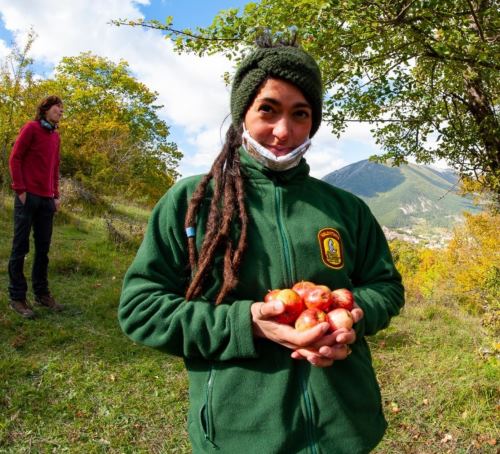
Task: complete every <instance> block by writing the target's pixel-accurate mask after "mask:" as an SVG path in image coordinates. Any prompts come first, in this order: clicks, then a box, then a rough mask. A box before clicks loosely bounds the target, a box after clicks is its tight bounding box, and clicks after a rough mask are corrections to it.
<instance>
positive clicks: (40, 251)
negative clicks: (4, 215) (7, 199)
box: [9, 193, 55, 300]
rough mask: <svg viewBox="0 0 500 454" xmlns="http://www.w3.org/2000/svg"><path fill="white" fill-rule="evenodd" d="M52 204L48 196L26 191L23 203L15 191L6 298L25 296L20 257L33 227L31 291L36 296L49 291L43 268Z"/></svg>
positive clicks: (49, 238)
mask: <svg viewBox="0 0 500 454" xmlns="http://www.w3.org/2000/svg"><path fill="white" fill-rule="evenodd" d="M54 212H55V204H54V199H52V198H50V197H40V196H37V195H34V194H30V193H26V202H25V203H24V205H23V203H22V202H21V200H20V199H19V196H18V195H17V194H16V198H15V201H14V238H13V241H12V253H11V255H10V259H9V297H10V299H13V300H23V299H25V298H26V292H27V290H28V284H27V283H26V278H25V277H24V272H23V268H24V258H25V256H26V254H27V253H28V252H29V247H30V233H31V229H32V228H33V239H34V241H35V257H34V259H33V269H32V271H31V283H32V286H33V293H34V294H35V295H36V296H43V295H48V294H49V282H48V278H47V270H48V266H49V248H50V241H51V238H52V224H53V221H54Z"/></svg>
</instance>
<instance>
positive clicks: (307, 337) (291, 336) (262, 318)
mask: <svg viewBox="0 0 500 454" xmlns="http://www.w3.org/2000/svg"><path fill="white" fill-rule="evenodd" d="M284 310H285V306H284V305H283V303H281V302H275V303H253V304H252V306H251V312H252V321H253V332H254V336H255V337H261V338H265V339H269V340H271V341H273V342H276V343H278V344H280V345H283V346H284V347H287V348H289V349H291V350H297V349H301V348H306V347H309V346H311V345H315V344H316V343H317V342H318V341H320V339H321V338H322V337H324V335H325V333H326V332H327V331H328V329H329V327H330V326H329V324H328V323H327V322H323V323H320V324H318V325H317V326H315V327H313V328H311V329H308V330H307V331H302V332H301V331H297V330H296V329H295V328H292V327H291V326H289V325H284V324H282V323H278V322H276V321H275V320H273V319H274V317H276V316H277V315H279V314H281V313H282V312H283V311H284Z"/></svg>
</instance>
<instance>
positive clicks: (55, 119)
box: [45, 104, 64, 124]
mask: <svg viewBox="0 0 500 454" xmlns="http://www.w3.org/2000/svg"><path fill="white" fill-rule="evenodd" d="M63 111H64V109H63V106H62V104H54V105H53V106H51V107H50V109H49V110H47V112H45V119H46V120H47V121H50V122H51V123H52V124H57V123H59V121H60V120H61V117H62V115H63Z"/></svg>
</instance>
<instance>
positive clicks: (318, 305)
mask: <svg viewBox="0 0 500 454" xmlns="http://www.w3.org/2000/svg"><path fill="white" fill-rule="evenodd" d="M304 304H305V305H306V307H307V308H308V309H319V310H320V311H324V312H327V311H329V310H330V309H331V307H330V306H331V305H332V291H331V290H330V289H329V288H328V287H327V286H326V285H316V286H314V287H313V288H312V289H310V290H309V291H308V292H307V293H306V296H305V297H304Z"/></svg>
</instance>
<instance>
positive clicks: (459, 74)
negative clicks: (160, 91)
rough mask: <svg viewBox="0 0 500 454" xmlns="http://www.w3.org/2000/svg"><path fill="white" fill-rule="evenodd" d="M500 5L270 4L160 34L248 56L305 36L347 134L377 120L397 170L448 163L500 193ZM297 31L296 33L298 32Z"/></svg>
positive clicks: (428, 0)
mask: <svg viewBox="0 0 500 454" xmlns="http://www.w3.org/2000/svg"><path fill="white" fill-rule="evenodd" d="M498 6H499V5H498V1H497V0H401V1H392V0H370V1H366V0H261V1H260V2H259V3H248V4H247V5H246V6H245V8H244V10H243V12H242V13H241V14H240V12H239V11H238V9H229V10H226V11H222V12H220V13H219V14H218V15H217V16H216V17H215V18H214V19H213V22H212V24H211V25H210V26H208V27H206V28H197V29H196V30H194V31H193V30H175V29H174V28H173V18H171V17H169V18H167V21H166V22H165V23H160V22H158V21H149V22H145V21H115V23H116V24H118V25H122V24H126V25H142V26H146V27H153V28H159V29H162V30H164V31H165V32H166V34H167V36H168V37H170V38H171V39H173V40H174V42H175V44H176V47H177V49H178V50H179V51H180V52H195V53H197V54H198V55H202V54H204V53H214V52H223V53H225V54H226V55H227V56H228V57H230V58H236V59H238V58H240V57H241V55H242V54H243V53H244V52H245V51H246V50H247V49H248V47H249V45H251V44H252V43H253V42H254V41H255V38H256V37H257V36H258V35H259V34H261V33H262V32H263V30H266V31H267V32H270V33H271V34H272V35H273V36H276V37H278V38H280V37H281V36H283V35H286V34H290V33H297V34H298V36H299V38H300V39H301V44H302V46H303V47H304V48H305V49H306V50H308V51H309V52H310V53H311V54H312V55H314V56H315V58H317V60H318V62H319V64H320V66H321V68H322V71H323V75H324V85H325V91H326V100H325V101H326V112H325V117H324V119H325V120H326V121H327V122H328V124H329V126H330V127H331V129H332V131H333V132H334V133H335V134H337V135H340V134H341V133H342V132H343V131H344V129H345V127H346V125H347V124H348V123H349V122H353V121H355V122H358V121H361V122H368V123H370V124H371V125H372V126H373V128H372V133H373V135H374V137H375V139H376V141H377V142H378V143H379V144H380V145H381V146H382V147H383V149H384V151H385V154H384V155H383V156H382V157H380V158H379V159H381V160H386V159H387V158H392V159H393V162H394V163H395V164H396V165H397V164H400V163H402V162H405V161H406V160H407V158H408V157H410V156H413V157H415V158H416V160H417V162H420V163H430V162H432V161H434V160H436V159H444V160H445V161H447V162H448V164H449V165H451V166H452V167H453V168H454V169H456V170H457V171H458V172H459V173H460V174H461V176H462V177H467V178H472V179H473V180H477V181H480V182H481V184H482V186H483V187H484V188H486V189H488V190H490V191H493V192H494V193H495V194H496V195H497V196H498V194H500V125H499V96H500V94H499V93H500V92H499V88H500V77H499V75H500V58H499V57H500V34H499V29H500V9H499V8H498ZM290 25H292V26H290Z"/></svg>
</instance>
